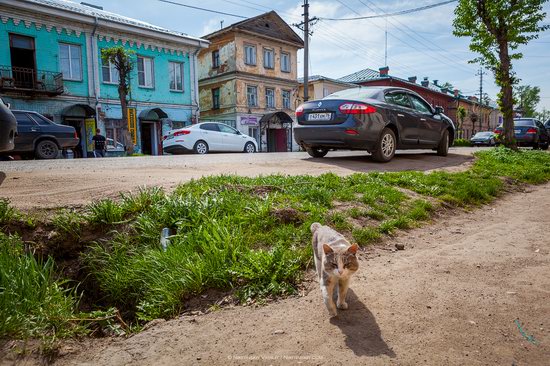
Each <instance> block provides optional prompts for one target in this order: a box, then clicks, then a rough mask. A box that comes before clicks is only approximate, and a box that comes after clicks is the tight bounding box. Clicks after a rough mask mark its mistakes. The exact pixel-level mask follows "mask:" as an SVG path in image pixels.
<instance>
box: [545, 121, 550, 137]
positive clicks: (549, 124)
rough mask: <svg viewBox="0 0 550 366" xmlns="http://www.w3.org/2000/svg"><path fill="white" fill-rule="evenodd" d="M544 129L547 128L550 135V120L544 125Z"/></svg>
mask: <svg viewBox="0 0 550 366" xmlns="http://www.w3.org/2000/svg"><path fill="white" fill-rule="evenodd" d="M544 127H545V128H546V132H548V133H549V134H550V119H548V121H546V123H545V124H544Z"/></svg>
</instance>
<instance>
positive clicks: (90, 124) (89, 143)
mask: <svg viewBox="0 0 550 366" xmlns="http://www.w3.org/2000/svg"><path fill="white" fill-rule="evenodd" d="M84 128H85V129H86V134H85V136H86V151H89V152H92V151H94V141H93V140H92V137H94V135H95V118H86V119H85V120H84ZM80 146H82V145H80Z"/></svg>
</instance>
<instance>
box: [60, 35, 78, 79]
mask: <svg viewBox="0 0 550 366" xmlns="http://www.w3.org/2000/svg"><path fill="white" fill-rule="evenodd" d="M61 47H68V54H69V73H70V75H68V76H66V75H65V73H64V72H63V69H62V66H61ZM73 48H74V49H78V54H79V55H78V56H79V57H78V59H79V62H80V74H79V75H77V76H76V75H73V57H72V53H73V51H72V49H73ZM58 50H59V69H60V72H61V73H62V74H63V80H71V81H82V47H81V46H80V45H78V44H73V43H65V42H59V49H58Z"/></svg>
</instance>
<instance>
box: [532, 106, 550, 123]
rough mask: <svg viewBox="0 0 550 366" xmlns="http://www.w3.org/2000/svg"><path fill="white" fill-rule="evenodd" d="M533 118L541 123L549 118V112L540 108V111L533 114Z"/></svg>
mask: <svg viewBox="0 0 550 366" xmlns="http://www.w3.org/2000/svg"><path fill="white" fill-rule="evenodd" d="M535 117H537V118H538V119H539V120H541V121H542V122H543V123H544V122H545V121H547V120H548V119H549V118H550V111H549V110H548V109H546V108H542V111H540V112H535Z"/></svg>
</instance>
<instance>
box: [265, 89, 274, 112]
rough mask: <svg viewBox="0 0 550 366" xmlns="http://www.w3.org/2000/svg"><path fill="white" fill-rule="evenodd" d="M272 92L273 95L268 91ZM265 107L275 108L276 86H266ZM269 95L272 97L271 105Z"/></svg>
mask: <svg viewBox="0 0 550 366" xmlns="http://www.w3.org/2000/svg"><path fill="white" fill-rule="evenodd" d="M268 91H270V92H271V96H269V95H268V94H267V92H268ZM264 94H265V107H266V108H271V109H275V88H265V93H264ZM269 97H271V100H272V103H271V105H270V104H269V103H268V100H269Z"/></svg>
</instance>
